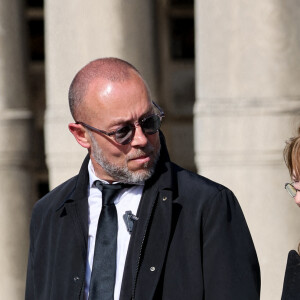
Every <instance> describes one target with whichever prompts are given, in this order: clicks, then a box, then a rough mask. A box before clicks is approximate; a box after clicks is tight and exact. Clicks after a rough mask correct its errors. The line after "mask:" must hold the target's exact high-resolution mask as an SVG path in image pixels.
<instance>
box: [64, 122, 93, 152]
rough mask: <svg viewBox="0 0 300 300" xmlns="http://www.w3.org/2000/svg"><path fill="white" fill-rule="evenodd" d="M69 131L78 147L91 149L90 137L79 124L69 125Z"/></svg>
mask: <svg viewBox="0 0 300 300" xmlns="http://www.w3.org/2000/svg"><path fill="white" fill-rule="evenodd" d="M69 130H70V132H71V133H72V134H73V135H74V137H75V139H76V141H77V142H78V144H79V145H80V146H82V147H83V148H87V149H90V148H91V143H90V137H89V135H88V133H87V131H86V130H85V128H84V127H83V126H82V125H81V124H76V123H70V124H69Z"/></svg>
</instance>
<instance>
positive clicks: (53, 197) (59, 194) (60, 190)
mask: <svg viewBox="0 0 300 300" xmlns="http://www.w3.org/2000/svg"><path fill="white" fill-rule="evenodd" d="M77 179H78V175H76V176H74V177H72V178H70V179H68V180H67V181H65V182H63V183H62V184H60V185H58V186H57V187H56V188H54V189H53V190H52V191H50V192H49V193H47V194H46V195H45V196H44V197H42V198H41V199H40V200H38V201H37V202H36V203H35V205H34V207H33V212H37V211H39V212H45V211H47V210H49V209H51V208H53V209H54V210H56V209H58V208H59V207H60V206H61V205H62V204H63V203H64V202H65V201H66V200H67V199H68V197H69V196H70V195H71V194H72V192H73V191H74V189H75V187H76V183H77Z"/></svg>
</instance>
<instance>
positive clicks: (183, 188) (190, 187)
mask: <svg viewBox="0 0 300 300" xmlns="http://www.w3.org/2000/svg"><path fill="white" fill-rule="evenodd" d="M172 170H173V174H175V178H176V179H177V185H178V189H179V193H180V192H182V193H188V194H193V193H196V194H197V193H199V192H201V191H202V192H203V191H205V193H206V194H208V195H215V194H217V193H219V192H221V191H229V189H228V188H227V187H225V186H224V185H222V184H220V183H218V182H215V181H213V180H210V179H208V178H206V177H204V176H202V175H199V174H196V173H194V172H192V171H189V170H186V169H184V168H182V167H180V166H178V165H176V164H174V163H172Z"/></svg>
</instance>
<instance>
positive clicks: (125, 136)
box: [115, 125, 133, 145]
mask: <svg viewBox="0 0 300 300" xmlns="http://www.w3.org/2000/svg"><path fill="white" fill-rule="evenodd" d="M132 136H133V128H132V127H131V126H130V125H127V126H124V127H122V128H120V129H118V130H117V131H116V133H115V138H116V141H117V142H118V143H120V144H122V145H126V144H128V143H130V142H131V140H132Z"/></svg>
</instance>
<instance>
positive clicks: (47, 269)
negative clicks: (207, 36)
mask: <svg viewBox="0 0 300 300" xmlns="http://www.w3.org/2000/svg"><path fill="white" fill-rule="evenodd" d="M69 102H70V109H71V113H72V115H73V117H74V119H75V123H72V124H69V129H70V131H71V133H72V134H73V135H74V137H75V138H76V140H77V142H78V143H79V144H80V145H81V146H82V147H84V148H86V149H87V150H88V156H87V157H86V159H85V161H84V162H83V165H82V167H81V170H80V172H79V175H77V176H75V177H73V178H71V179H70V180H68V181H66V182H65V183H63V184H62V185H60V186H59V187H57V188H56V189H54V190H53V191H52V192H50V193H49V194H48V195H46V196H45V197H44V198H43V199H41V200H39V201H38V202H37V203H36V205H35V207H34V210H33V215H32V221H31V246H30V255H29V263H28V278H27V289H26V299H27V300H34V299H38V300H43V299H53V300H54V299H55V300H57V299H68V300H70V299H91V300H92V299H101V300H102V299H113V298H114V299H168V300H169V299H172V300H173V299H206V300H207V299H210V300H221V299H230V300H234V299H236V300H247V299H253V300H254V299H259V293H260V272H259V265H258V261H257V256H256V252H255V249H254V246H253V242H252V239H251V236H250V233H249V230H248V227H247V224H246V222H245V219H244V216H243V213H242V211H241V209H240V206H239V204H238V202H237V200H236V198H235V197H234V195H233V194H232V192H231V191H230V190H228V189H227V188H225V187H224V186H222V185H220V184H217V183H214V182H212V181H210V180H208V179H206V178H204V177H201V176H199V175H197V174H194V173H191V172H189V171H187V170H184V169H182V168H180V167H179V166H177V165H175V164H173V163H172V162H170V160H169V156H168V152H167V149H166V145H165V142H164V137H163V135H162V133H161V132H159V127H160V123H161V120H162V117H163V116H164V114H163V112H162V110H161V109H160V108H159V107H158V106H157V105H156V104H155V103H154V102H152V100H151V96H150V91H149V89H148V87H147V85H146V83H145V81H144V80H143V78H142V77H141V75H140V74H139V72H138V71H137V70H136V69H135V68H134V67H133V66H132V65H130V64H129V63H127V62H125V61H122V60H120V59H116V58H104V59H98V60H95V61H92V62H91V63H89V64H88V65H86V66H85V67H84V68H83V69H81V70H80V71H79V72H78V74H77V75H76V76H75V78H74V80H73V82H72V84H71V87H70V91H69ZM120 183H126V184H127V185H126V186H124V187H123V188H122V189H120V190H119V191H118V193H117V194H116V196H114V201H112V203H111V202H110V203H109V204H107V203H108V202H105V201H106V200H104V199H106V197H107V196H106V193H108V192H107V189H110V190H111V189H114V185H115V186H119V187H120V188H121V185H120ZM128 184H130V186H129V185H128ZM101 199H102V200H101ZM101 201H102V202H101ZM108 207H109V209H110V212H111V214H113V212H114V213H115V212H116V213H115V215H114V217H111V221H109V222H106V221H103V218H105V217H104V216H105V215H106V211H107V209H108ZM100 211H101V213H100ZM112 211H113V212H112ZM99 215H100V217H99ZM116 215H117V229H116V230H117V233H114V231H113V230H111V228H110V227H113V226H115V225H113V224H116V223H115V222H116V221H115V220H116ZM113 218H114V219H113ZM98 219H99V221H98ZM97 223H98V225H97ZM104 223H105V226H103V227H102V225H103V224H104ZM97 226H98V228H97ZM108 227H109V228H108ZM103 228H105V229H103ZM107 230H109V233H108V234H107V235H106V237H104V238H103V237H102V235H105V234H106V232H107ZM104 232H105V234H104ZM103 240H105V243H103ZM104 244H105V245H104ZM99 245H100V246H99ZM107 247H108V248H107ZM99 249H100V250H99ZM107 249H109V250H107Z"/></svg>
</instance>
